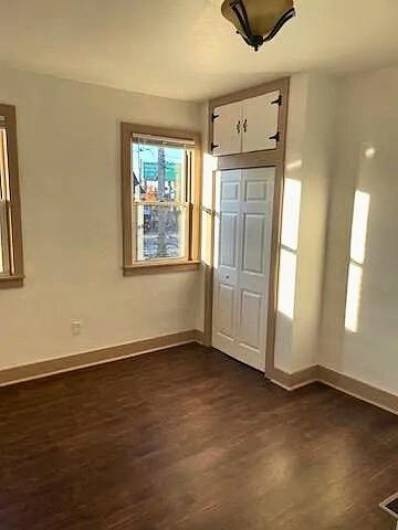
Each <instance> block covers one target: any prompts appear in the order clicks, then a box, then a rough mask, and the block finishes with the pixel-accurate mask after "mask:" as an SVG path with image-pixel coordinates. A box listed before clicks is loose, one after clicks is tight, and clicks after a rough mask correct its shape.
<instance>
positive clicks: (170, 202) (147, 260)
mask: <svg viewBox="0 0 398 530" xmlns="http://www.w3.org/2000/svg"><path fill="white" fill-rule="evenodd" d="M199 162H200V152H199V138H198V135H197V134H195V133H187V132H183V131H170V130H167V129H158V128H156V129H155V128H152V127H143V126H135V125H131V124H127V123H123V124H122V180H123V188H122V193H123V223H124V271H125V273H126V274H135V273H137V272H141V273H142V272H145V271H148V270H150V269H151V270H157V271H159V270H160V269H163V270H170V269H173V270H177V269H179V270H186V269H192V268H195V267H197V265H198V254H199V248H198V247H199V193H200V182H199V173H200V167H199Z"/></svg>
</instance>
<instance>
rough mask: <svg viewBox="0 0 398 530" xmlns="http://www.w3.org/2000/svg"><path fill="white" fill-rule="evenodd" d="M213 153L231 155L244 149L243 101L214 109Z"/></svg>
mask: <svg viewBox="0 0 398 530" xmlns="http://www.w3.org/2000/svg"><path fill="white" fill-rule="evenodd" d="M214 116H215V119H214V127H213V143H214V145H215V146H216V147H214V149H213V155H215V156H221V155H231V154H235V153H240V152H241V150H242V136H241V127H242V102H241V101H239V102H237V103H231V104H230V105H223V106H222V107H217V108H216V109H215V110H214Z"/></svg>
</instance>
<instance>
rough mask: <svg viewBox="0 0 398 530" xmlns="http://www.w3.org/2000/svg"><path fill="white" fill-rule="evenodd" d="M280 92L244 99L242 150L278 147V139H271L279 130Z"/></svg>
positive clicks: (245, 151)
mask: <svg viewBox="0 0 398 530" xmlns="http://www.w3.org/2000/svg"><path fill="white" fill-rule="evenodd" d="M279 96H280V92H279V91H276V92H270V93H268V94H264V95H263V96H258V97H255V98H250V99H246V100H245V101H243V116H242V119H243V124H242V130H243V133H242V151H243V152H244V153H247V152H250V151H262V150H267V149H276V148H277V141H276V140H275V139H271V137H273V136H275V135H276V134H277V132H278V120H279V109H280V106H279V105H278V103H275V102H277V101H278V99H279Z"/></svg>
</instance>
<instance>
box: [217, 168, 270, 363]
mask: <svg viewBox="0 0 398 530" xmlns="http://www.w3.org/2000/svg"><path fill="white" fill-rule="evenodd" d="M274 180H275V170H274V168H259V169H250V170H243V171H241V170H234V171H222V172H219V176H218V190H219V192H218V196H217V199H218V200H217V205H218V210H217V213H218V215H217V223H216V234H215V235H216V249H217V250H218V253H217V252H216V256H215V264H216V266H215V269H214V295H213V345H214V346H215V347H216V348H218V349H219V350H221V351H223V352H225V353H227V354H229V355H231V356H232V357H234V358H236V359H238V360H239V361H242V362H244V363H246V364H248V365H250V366H252V367H254V368H257V369H258V370H261V371H265V352H266V338H267V315H268V290H269V276H270V264H271V237H272V209H273V196H274Z"/></svg>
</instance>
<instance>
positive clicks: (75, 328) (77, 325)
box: [72, 320, 83, 336]
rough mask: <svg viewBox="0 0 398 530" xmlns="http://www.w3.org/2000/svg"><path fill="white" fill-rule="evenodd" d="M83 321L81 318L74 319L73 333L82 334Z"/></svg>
mask: <svg viewBox="0 0 398 530" xmlns="http://www.w3.org/2000/svg"><path fill="white" fill-rule="evenodd" d="M82 327H83V322H82V321H81V320H72V335H75V336H77V335H80V334H81V332H82Z"/></svg>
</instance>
